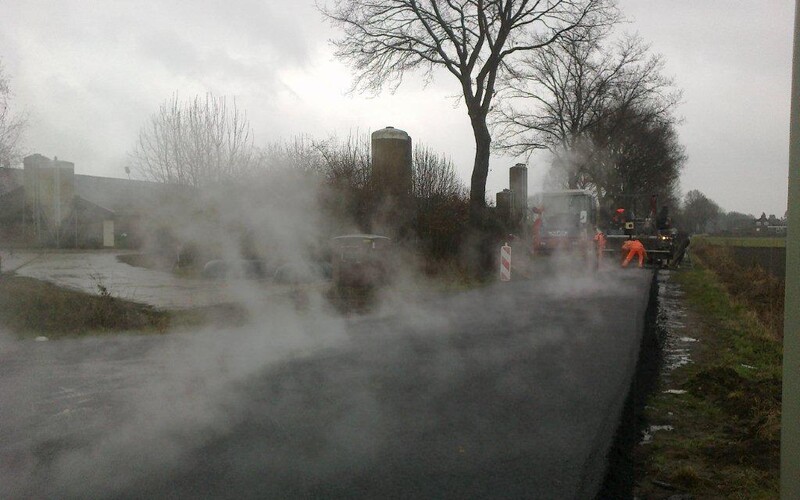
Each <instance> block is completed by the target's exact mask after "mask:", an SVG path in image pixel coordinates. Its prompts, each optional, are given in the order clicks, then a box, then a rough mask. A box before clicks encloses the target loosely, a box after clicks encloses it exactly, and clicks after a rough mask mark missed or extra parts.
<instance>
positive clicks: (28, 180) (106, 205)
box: [0, 154, 185, 248]
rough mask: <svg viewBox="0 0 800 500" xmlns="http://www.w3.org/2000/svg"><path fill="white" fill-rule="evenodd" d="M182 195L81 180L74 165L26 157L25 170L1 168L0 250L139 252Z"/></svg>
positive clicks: (153, 186)
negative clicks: (10, 247)
mask: <svg viewBox="0 0 800 500" xmlns="http://www.w3.org/2000/svg"><path fill="white" fill-rule="evenodd" d="M181 190H185V189H184V188H182V187H177V186H170V185H165V184H159V183H153V182H145V181H135V180H129V179H114V178H108V177H95V176H89V175H76V174H75V165H74V164H73V163H71V162H67V161H61V160H58V159H57V158H54V159H52V160H51V159H49V158H47V157H45V156H42V155H40V154H34V155H31V156H27V157H25V159H24V160H23V168H22V169H12V168H0V245H16V246H43V247H57V248H101V247H109V248H110V247H119V246H123V247H132V246H133V247H135V246H138V245H139V244H140V242H141V241H142V238H143V233H144V232H145V231H146V229H145V226H147V225H148V224H150V225H152V224H153V221H157V220H158V219H159V217H160V214H159V210H160V209H161V208H162V207H165V206H169V200H173V201H174V200H175V199H176V192H179V191H181Z"/></svg>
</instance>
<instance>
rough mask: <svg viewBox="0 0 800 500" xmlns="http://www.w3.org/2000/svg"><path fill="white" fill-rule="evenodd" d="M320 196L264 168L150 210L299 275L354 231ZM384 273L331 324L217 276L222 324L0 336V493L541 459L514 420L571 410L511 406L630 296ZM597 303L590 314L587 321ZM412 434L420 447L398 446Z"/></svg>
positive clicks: (178, 232) (277, 481)
mask: <svg viewBox="0 0 800 500" xmlns="http://www.w3.org/2000/svg"><path fill="white" fill-rule="evenodd" d="M321 186H322V183H321V182H319V181H318V179H316V178H315V177H314V176H313V175H304V176H297V175H294V174H287V173H281V174H280V175H277V174H276V175H274V176H272V177H270V179H269V181H268V182H266V183H264V184H263V185H258V186H255V187H254V186H253V185H251V186H249V187H246V188H245V187H229V188H225V189H220V190H218V191H216V192H213V193H206V194H197V198H195V199H192V200H186V199H183V201H182V202H180V203H177V204H176V203H172V204H170V205H165V206H164V207H161V210H162V214H163V216H164V217H165V218H164V219H163V220H165V221H167V224H166V226H165V227H168V228H169V230H170V231H173V234H174V236H175V237H176V239H177V240H179V241H184V242H186V241H190V242H195V244H197V245H200V244H204V245H206V247H207V248H211V249H212V253H214V254H215V256H217V257H219V258H223V259H229V260H237V259H242V258H248V257H251V256H253V255H255V256H257V257H258V258H261V259H264V260H265V261H268V262H269V263H270V265H271V266H277V265H280V264H285V263H289V262H291V263H294V264H297V265H300V266H306V267H307V268H309V269H314V270H318V269H320V266H319V263H320V262H322V261H324V260H325V259H326V258H327V255H326V252H325V248H324V245H325V243H326V241H327V240H328V238H329V237H331V236H335V235H336V234H341V233H346V232H350V231H355V230H357V229H358V228H357V227H356V225H355V224H354V223H353V222H352V221H350V220H347V219H346V218H344V217H334V216H332V215H331V213H330V212H329V211H323V210H322V209H321V206H320V200H324V199H325V197H326V196H331V194H330V193H328V192H325V191H323V190H322V188H321ZM153 244H155V243H153ZM402 259H403V262H405V264H404V265H402V266H400V275H399V276H398V278H397V279H396V280H395V283H396V285H395V286H394V287H393V288H390V289H387V290H385V291H384V292H383V293H382V294H381V298H382V302H381V304H380V305H379V306H378V307H377V309H376V312H375V313H374V314H373V315H371V316H368V317H364V318H352V317H343V316H341V315H339V314H337V313H336V312H334V311H333V309H332V308H330V307H329V306H328V305H327V303H326V300H325V298H324V297H323V293H322V288H320V287H316V288H315V287H302V288H303V290H304V294H305V295H306V299H305V300H304V301H303V302H302V305H301V307H297V303H296V302H295V301H293V300H291V299H290V298H283V299H281V298H276V297H275V296H271V295H267V294H266V293H265V290H264V286H263V283H260V282H257V281H236V282H235V286H234V290H235V295H236V297H237V299H238V302H239V303H240V304H241V305H243V306H244V307H246V308H247V310H248V311H249V321H248V323H247V324H246V325H244V326H241V327H230V328H206V329H202V330H200V331H195V332H184V333H180V334H171V335H169V336H165V337H151V336H114V337H110V338H100V337H95V338H87V339H82V340H65V341H58V342H49V343H42V344H38V343H37V344H34V343H21V342H16V341H12V340H9V339H7V338H3V339H2V344H0V356H1V357H2V359H0V361H2V364H3V368H2V369H0V370H2V371H0V376H2V377H3V378H4V379H5V382H4V383H3V384H2V385H0V390H2V392H0V396H1V397H2V407H3V409H2V410H0V412H2V413H0V418H2V421H3V422H4V426H6V425H7V427H5V430H4V431H3V432H2V434H0V439H1V440H2V441H0V447H2V448H3V450H4V451H2V452H0V456H2V462H0V485H2V486H0V490H2V493H3V495H2V496H4V497H9V496H11V497H14V496H26V495H33V496H40V495H41V496H64V497H96V496H113V495H122V496H125V495H130V494H131V492H142V493H143V494H145V495H151V494H154V495H163V494H164V493H165V492H166V491H169V488H171V487H176V488H178V491H180V492H182V493H184V494H186V493H187V492H190V491H192V490H191V488H190V486H187V485H191V484H193V482H198V483H202V482H203V481H204V479H206V478H204V477H202V474H203V472H204V471H205V472H209V473H210V471H214V470H217V469H216V468H217V467H219V466H220V465H219V464H225V465H224V466H225V467H230V470H231V471H235V473H234V472H231V473H232V474H234V476H235V477H236V478H237V479H236V481H238V483H236V484H233V485H231V488H233V489H232V490H226V488H225V487H224V485H223V486H220V484H216V483H215V484H214V485H213V488H212V489H211V490H209V491H212V492H216V494H219V495H221V496H235V495H234V491H238V490H236V488H237V487H240V486H241V487H242V488H244V487H254V486H260V487H263V486H264V484H273V485H274V490H269V491H273V493H274V492H276V491H280V492H283V493H285V494H287V495H292V493H294V494H300V493H303V494H307V493H309V492H313V491H316V490H314V488H315V487H316V486H315V485H321V484H331V482H332V481H334V482H335V478H337V477H345V476H347V475H348V474H349V475H351V476H353V477H366V476H364V475H365V474H366V475H367V476H369V473H370V471H373V472H374V471H382V470H383V468H384V467H389V469H387V470H402V471H406V472H405V473H407V474H411V475H413V471H415V470H417V468H418V467H423V466H424V467H429V468H432V469H435V468H436V467H439V466H443V465H441V464H445V465H447V464H460V463H462V462H463V460H467V459H468V460H472V461H477V462H476V463H478V462H480V463H483V462H487V463H489V462H491V461H493V460H503V459H504V457H506V458H508V457H514V456H526V454H527V453H529V452H531V450H532V449H533V448H534V447H537V446H542V445H549V446H554V447H557V446H561V445H559V444H558V443H557V439H556V438H555V437H553V436H555V435H556V434H557V433H555V431H553V432H554V434H553V436H550V435H548V434H547V433H546V431H547V429H544V428H543V429H542V430H541V432H540V431H538V430H535V429H533V427H529V424H524V425H523V424H522V421H523V420H525V418H528V417H531V418H535V419H540V421H542V422H543V420H542V419H544V417H545V415H544V414H539V413H537V412H538V411H542V412H545V413H546V411H552V412H557V411H572V410H576V409H577V410H580V409H581V407H580V405H579V403H575V405H576V406H575V408H572V409H569V408H567V409H564V408H561V409H559V408H558V407H553V408H551V409H549V410H546V411H545V410H537V409H536V408H528V407H527V406H526V405H527V404H528V403H529V402H530V401H531V400H533V398H535V397H541V396H540V395H539V396H534V394H535V393H536V390H538V389H537V388H536V387H534V380H533V378H532V377H533V376H534V375H537V374H538V375H539V376H540V377H542V378H547V377H549V378H550V379H552V380H553V381H556V382H558V381H560V382H559V383H565V384H567V385H569V384H571V383H573V382H574V383H578V384H583V383H584V381H583V379H581V378H580V376H579V375H577V374H575V373H572V371H571V367H569V366H559V365H556V366H555V367H551V368H547V370H545V369H544V368H543V367H544V366H549V365H547V364H546V363H545V362H544V360H546V359H548V358H550V357H551V356H558V355H559V353H563V352H566V351H569V349H573V350H574V352H577V353H578V355H579V358H580V359H582V360H583V361H584V362H585V363H586V364H592V363H594V361H592V356H593V355H594V352H588V351H593V350H594V349H595V348H594V347H591V346H594V344H593V343H594V342H595V339H592V338H590V337H587V330H586V329H585V328H582V326H584V327H585V326H586V325H593V324H604V322H607V321H608V318H607V316H604V315H603V311H602V310H603V308H604V307H606V308H607V307H610V306H611V305H612V304H613V301H615V300H621V299H620V297H622V296H624V295H625V294H626V293H629V292H630V284H629V283H628V282H627V281H625V277H624V276H622V277H621V276H619V275H617V274H601V275H600V276H599V277H598V275H594V274H591V273H586V272H584V270H580V271H575V270H573V271H566V272H561V273H558V274H557V276H558V277H557V278H556V277H551V278H550V279H547V280H545V279H544V278H542V280H541V281H537V280H536V279H534V280H532V281H530V282H525V283H520V284H516V285H514V286H515V287H516V289H517V290H519V291H520V293H518V294H517V293H505V292H502V291H501V290H498V289H497V288H496V287H494V288H492V287H490V288H488V289H484V290H473V291H470V292H465V293H461V294H459V295H457V296H456V297H455V298H447V297H442V296H441V295H440V294H438V293H435V292H434V291H432V290H430V289H429V288H428V287H427V286H426V285H425V280H424V279H422V278H421V277H420V276H419V275H418V274H417V273H416V272H415V271H414V269H415V268H416V265H415V259H416V257H415V256H414V255H413V254H411V253H408V254H406V255H404V256H403V257H402ZM564 265H565V267H568V268H571V269H573V268H574V266H573V265H572V264H571V263H570V264H569V265H566V264H564ZM320 278H321V276H320ZM509 286H511V285H509ZM534 289H537V290H541V291H542V292H541V293H539V292H537V293H538V295H537V294H533V295H531V294H532V293H533V292H532V290H534ZM601 291H602V293H599V292H601ZM601 295H604V296H606V297H607V300H608V301H610V302H608V303H603V307H598V303H597V302H596V299H597V297H598V296H601ZM521 297H533V299H531V302H530V303H528V302H525V300H528V299H524V300H523V299H522V298H521ZM521 301H522V302H521ZM537 302H538V303H537ZM566 302H570V303H573V304H575V305H574V307H572V309H570V311H571V313H570V314H569V315H568V316H567V317H561V316H559V314H558V311H556V310H554V309H553V305H554V304H560V303H566ZM534 320H535V321H534ZM490 326H491V328H490ZM590 347H591V349H590ZM570 359H573V360H574V359H575V358H574V357H573V358H570ZM543 383H544V382H542V381H538V382H536V384H543ZM470 393H474V394H481V395H483V396H487V395H488V396H492V397H493V398H495V399H496V400H495V401H494V402H493V403H491V404H488V405H486V401H474V400H471V399H470V398H469V397H468V395H469V394H470ZM483 396H482V397H483ZM454 398H455V399H454ZM482 404H483V405H482ZM547 404H554V403H552V402H550V403H547ZM558 404H561V403H558ZM565 404H566V403H565ZM454 405H455V406H454ZM541 408H545V409H547V408H549V407H548V406H546V405H545V404H544V403H543V404H542V405H541ZM460 410H463V412H461V411H460ZM518 412H522V413H521V414H519V415H517V413H518ZM525 414H529V415H528V417H525V416H524V415H525ZM516 419H522V420H520V422H519V423H515V422H516ZM493 425H496V426H498V428H502V429H505V430H503V432H502V433H500V434H498V433H496V432H493V431H492V430H491V426H493ZM542 425H546V424H544V423H542ZM443 426H445V427H443ZM503 426H506V427H503ZM531 432H533V434H535V436H536V439H532V438H531V435H532V434H530V433H531ZM542 432H545V433H544V434H542ZM482 433H483V437H480V436H481V434H482ZM414 439H421V440H423V441H424V440H427V441H428V443H429V446H430V449H431V450H434V451H432V452H430V454H426V452H412V451H410V450H405V451H403V450H404V449H405V448H404V446H405V445H404V444H403V443H404V442H405V441H406V440H412V441H413V440H414ZM537 440H538V441H537ZM553 440H555V441H553ZM453 443H461V444H457V445H455V444H453ZM452 446H455V447H454V448H453V449H452V450H451V447H452ZM442 450H450V451H452V454H450V452H448V453H444V454H442V453H443V452H442ZM397 461H399V463H396V462H397ZM212 463H213V464H216V465H211V464H212ZM387 464H389V465H387ZM391 464H395V466H396V468H395V469H393V467H395V466H391ZM454 466H455V465H454ZM542 467H547V465H542ZM237 474H238V475H237ZM176 478H177V479H176ZM243 478H245V479H243ZM242 481H244V484H241V482H242ZM247 481H254V482H253V483H252V484H250V483H248V482H247ZM398 481H400V480H399V479H398ZM168 485H172V486H168ZM175 485H178V486H175ZM298 485H302V487H300V486H298ZM344 487H345V485H343V486H342V488H344ZM165 488H166V489H165ZM181 488H183V489H181ZM296 488H299V489H296ZM199 491H203V490H199ZM241 491H244V490H241ZM264 491H267V490H264ZM343 491H346V490H343ZM204 494H205V493H204ZM211 494H214V493H211Z"/></svg>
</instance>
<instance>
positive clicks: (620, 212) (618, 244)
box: [600, 195, 676, 267]
mask: <svg viewBox="0 0 800 500" xmlns="http://www.w3.org/2000/svg"><path fill="white" fill-rule="evenodd" d="M645 198H646V196H642V195H634V196H630V197H626V198H623V199H625V200H626V203H625V205H627V206H622V207H618V208H616V209H615V210H614V213H613V214H612V215H611V217H610V219H609V220H607V221H601V223H600V227H601V230H602V231H603V232H604V233H605V236H606V241H607V244H606V250H605V251H606V253H608V254H611V255H613V256H615V257H620V258H621V257H622V256H621V255H620V254H621V248H622V244H623V243H624V242H625V241H626V240H628V239H635V240H639V241H640V242H642V245H644V248H645V250H646V251H647V262H648V264H652V265H655V266H658V267H661V266H666V265H669V264H670V262H671V261H672V260H673V257H674V254H675V248H676V244H675V234H676V231H675V229H674V228H673V227H672V224H671V222H670V220H669V214H668V212H667V210H666V208H665V207H663V206H662V207H661V209H660V210H659V209H658V197H657V196H656V195H651V196H650V197H649V203H643V201H644V199H645ZM634 207H635V208H636V209H640V210H642V209H643V210H644V216H642V215H641V213H642V212H639V214H640V215H638V216H637V213H636V212H635V211H634Z"/></svg>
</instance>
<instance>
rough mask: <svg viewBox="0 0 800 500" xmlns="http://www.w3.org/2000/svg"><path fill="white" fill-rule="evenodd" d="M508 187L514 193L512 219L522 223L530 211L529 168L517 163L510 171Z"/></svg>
mask: <svg viewBox="0 0 800 500" xmlns="http://www.w3.org/2000/svg"><path fill="white" fill-rule="evenodd" d="M508 185H509V187H510V188H511V191H512V192H513V193H514V198H513V205H512V217H513V219H514V221H520V220H522V218H523V217H524V216H525V212H526V211H527V210H528V167H526V166H525V164H524V163H517V164H516V165H514V166H513V167H511V168H510V169H509V171H508Z"/></svg>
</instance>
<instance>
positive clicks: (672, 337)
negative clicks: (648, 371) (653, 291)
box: [656, 270, 697, 379]
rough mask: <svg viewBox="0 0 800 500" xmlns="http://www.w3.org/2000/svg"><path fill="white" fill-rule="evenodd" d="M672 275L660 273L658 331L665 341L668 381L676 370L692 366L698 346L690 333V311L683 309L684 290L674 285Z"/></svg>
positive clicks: (663, 366) (664, 364)
mask: <svg viewBox="0 0 800 500" xmlns="http://www.w3.org/2000/svg"><path fill="white" fill-rule="evenodd" d="M670 278H671V271H669V270H661V271H659V273H658V278H657V280H658V318H657V320H656V321H657V328H658V331H659V333H660V334H661V335H662V339H663V349H662V356H663V365H662V369H661V371H662V375H663V376H664V378H666V379H668V376H669V373H670V372H672V371H673V370H674V369H676V368H678V367H681V366H684V365H688V364H689V363H691V362H692V358H691V354H690V346H691V344H694V343H695V342H697V339H696V338H693V337H690V336H689V335H688V333H690V332H687V331H686V309H685V308H684V307H683V303H682V300H683V290H681V287H680V285H679V284H678V283H676V282H674V281H672V280H671V279H670Z"/></svg>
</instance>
